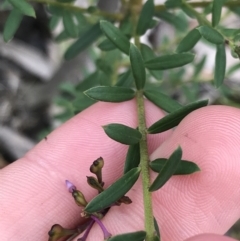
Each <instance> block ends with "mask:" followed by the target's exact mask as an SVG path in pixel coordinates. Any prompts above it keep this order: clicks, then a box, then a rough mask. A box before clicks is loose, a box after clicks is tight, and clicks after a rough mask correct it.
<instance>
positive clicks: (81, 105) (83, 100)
mask: <svg viewBox="0 0 240 241" xmlns="http://www.w3.org/2000/svg"><path fill="white" fill-rule="evenodd" d="M94 103H96V101H95V100H93V99H90V98H88V97H87V96H86V95H84V94H83V93H78V95H77V97H76V98H75V100H74V101H73V102H72V105H73V109H74V113H75V114H76V113H79V112H80V111H83V110H85V109H86V108H88V107H89V106H91V105H93V104H94Z"/></svg>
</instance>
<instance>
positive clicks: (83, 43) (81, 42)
mask: <svg viewBox="0 0 240 241" xmlns="http://www.w3.org/2000/svg"><path fill="white" fill-rule="evenodd" d="M101 33H102V32H101V30H100V28H99V24H98V23H97V24H95V25H93V26H91V27H90V28H89V29H88V30H86V31H85V32H84V33H82V34H81V36H80V38H79V39H78V40H77V41H76V42H74V43H73V44H72V45H71V46H70V47H69V48H68V49H67V51H66V53H65V55H64V57H65V59H72V58H74V57H76V56H77V55H78V54H79V53H80V52H82V51H83V50H84V49H86V48H87V47H88V46H90V45H91V44H92V43H93V42H95V41H96V40H97V39H98V38H99V37H100V36H101Z"/></svg>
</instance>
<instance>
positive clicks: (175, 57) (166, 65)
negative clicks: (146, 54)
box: [145, 53, 195, 70]
mask: <svg viewBox="0 0 240 241" xmlns="http://www.w3.org/2000/svg"><path fill="white" fill-rule="evenodd" d="M194 57H195V55H194V54H191V53H179V54H171V55H164V56H160V57H157V58H155V59H151V60H148V61H147V62H145V67H146V68H148V69H153V70H165V69H172V68H177V67H181V66H183V65H186V64H188V63H191V62H192V61H193V59H194Z"/></svg>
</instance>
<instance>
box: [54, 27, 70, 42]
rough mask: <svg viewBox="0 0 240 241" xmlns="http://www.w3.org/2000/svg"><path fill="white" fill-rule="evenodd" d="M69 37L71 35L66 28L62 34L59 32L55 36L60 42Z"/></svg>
mask: <svg viewBox="0 0 240 241" xmlns="http://www.w3.org/2000/svg"><path fill="white" fill-rule="evenodd" d="M69 38H70V36H69V35H68V33H67V32H66V31H65V30H63V31H62V32H61V33H60V34H58V35H57V36H56V37H55V41H56V42H58V43H60V42H62V41H65V40H67V39H69Z"/></svg>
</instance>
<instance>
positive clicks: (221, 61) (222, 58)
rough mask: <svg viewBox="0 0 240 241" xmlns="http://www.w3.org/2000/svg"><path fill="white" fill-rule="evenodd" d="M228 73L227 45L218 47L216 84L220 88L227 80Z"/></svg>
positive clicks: (215, 72) (215, 71) (215, 73)
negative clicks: (226, 73) (226, 72)
mask: <svg viewBox="0 0 240 241" xmlns="http://www.w3.org/2000/svg"><path fill="white" fill-rule="evenodd" d="M225 71H226V51H225V45H224V44H219V45H217V53H216V58H215V70H214V84H215V86H216V87H217V88H218V87H220V86H221V85H222V83H223V81H224V78H225Z"/></svg>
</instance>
